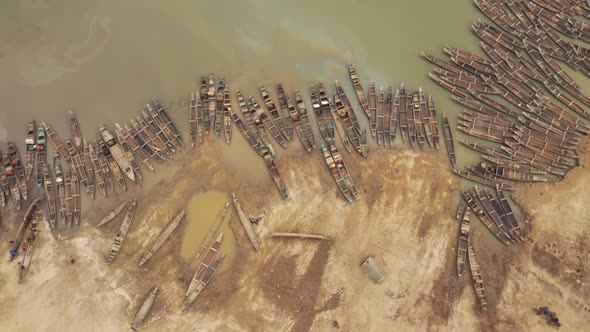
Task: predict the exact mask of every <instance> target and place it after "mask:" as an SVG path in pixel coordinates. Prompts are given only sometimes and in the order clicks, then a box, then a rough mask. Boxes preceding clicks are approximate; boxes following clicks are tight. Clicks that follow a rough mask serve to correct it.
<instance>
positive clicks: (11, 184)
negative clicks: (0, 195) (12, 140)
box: [2, 153, 21, 210]
mask: <svg viewBox="0 0 590 332" xmlns="http://www.w3.org/2000/svg"><path fill="white" fill-rule="evenodd" d="M2 163H3V165H4V173H5V175H6V178H5V180H4V182H3V183H2V190H3V191H4V194H5V195H6V196H8V195H10V196H11V198H12V203H13V204H14V207H15V208H16V209H17V210H20V207H21V198H20V196H21V195H20V189H19V188H18V182H17V181H16V171H15V170H14V166H12V161H11V160H10V157H9V156H8V153H2ZM7 187H8V189H9V191H8V195H7V190H6V189H7Z"/></svg>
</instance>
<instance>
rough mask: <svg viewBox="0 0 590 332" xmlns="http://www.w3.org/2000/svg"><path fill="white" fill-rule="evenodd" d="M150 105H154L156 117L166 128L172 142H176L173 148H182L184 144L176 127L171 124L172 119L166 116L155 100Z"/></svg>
mask: <svg viewBox="0 0 590 332" xmlns="http://www.w3.org/2000/svg"><path fill="white" fill-rule="evenodd" d="M152 103H153V104H154V108H155V109H156V117H157V118H158V119H159V120H160V122H161V123H162V124H163V125H164V126H165V128H167V132H169V133H170V135H171V136H172V138H173V140H174V141H175V142H176V144H175V146H176V147H177V148H183V147H184V143H183V142H182V137H181V136H180V132H179V131H178V128H176V125H174V122H172V119H170V116H169V115H168V113H167V112H166V110H165V109H164V107H163V106H162V105H161V104H160V103H158V101H157V100H156V99H153V98H152Z"/></svg>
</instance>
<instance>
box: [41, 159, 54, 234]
mask: <svg viewBox="0 0 590 332" xmlns="http://www.w3.org/2000/svg"><path fill="white" fill-rule="evenodd" d="M43 178H44V182H45V183H44V187H45V198H46V199H45V201H46V202H47V220H48V221H49V227H50V228H52V229H53V228H55V223H56V221H57V202H56V197H55V189H54V188H53V178H52V177H51V173H50V172H49V167H48V166H47V164H44V166H43Z"/></svg>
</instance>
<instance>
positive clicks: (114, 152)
mask: <svg viewBox="0 0 590 332" xmlns="http://www.w3.org/2000/svg"><path fill="white" fill-rule="evenodd" d="M99 131H100V134H101V136H102V138H103V139H104V141H105V145H106V147H107V148H108V150H109V151H110V152H111V153H110V155H111V156H112V157H113V158H114V159H115V161H116V162H117V165H119V167H120V168H121V171H122V172H123V174H125V176H127V178H129V180H131V181H133V182H135V172H134V171H133V166H132V165H131V162H130V161H129V159H128V158H127V155H126V154H125V151H123V148H122V147H121V145H119V143H118V142H117V140H116V139H115V137H114V136H113V135H112V134H111V133H110V132H109V131H108V129H107V128H106V127H105V126H104V125H100V126H99Z"/></svg>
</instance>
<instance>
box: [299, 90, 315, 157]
mask: <svg viewBox="0 0 590 332" xmlns="http://www.w3.org/2000/svg"><path fill="white" fill-rule="evenodd" d="M295 103H296V104H297V113H298V114H299V116H300V117H301V125H302V126H303V132H304V134H305V137H306V138H307V140H308V141H309V143H310V144H311V148H312V149H315V147H316V146H315V137H314V135H313V128H312V127H311V122H310V121H309V115H308V114H307V107H305V102H303V98H302V97H301V93H299V90H295Z"/></svg>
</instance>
